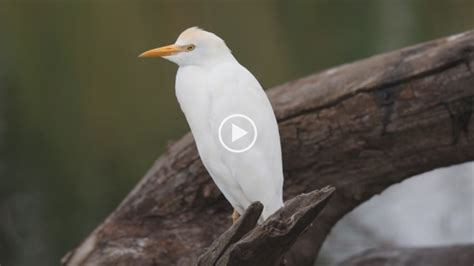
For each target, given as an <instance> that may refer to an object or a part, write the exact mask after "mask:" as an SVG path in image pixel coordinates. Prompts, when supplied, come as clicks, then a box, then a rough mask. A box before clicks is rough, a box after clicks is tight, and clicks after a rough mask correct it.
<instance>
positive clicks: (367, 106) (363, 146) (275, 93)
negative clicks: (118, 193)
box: [63, 31, 474, 266]
mask: <svg viewBox="0 0 474 266" xmlns="http://www.w3.org/2000/svg"><path fill="white" fill-rule="evenodd" d="M473 61H474V31H470V32H465V33H463V34H458V35H455V36H451V37H449V38H444V39H439V40H436V41H432V42H429V43H425V44H420V45H416V46H413V47H409V48H405V49H402V50H398V51H394V52H390V53H387V54H383V55H378V56H374V57H371V58H368V59H365V60H361V61H358V62H355V63H352V64H347V65H343V66H340V67H337V68H333V69H330V70H327V71H324V72H321V73H319V74H315V75H311V76H308V77H306V78H303V79H300V80H296V81H293V82H289V83H287V84H284V85H281V86H278V87H276V88H273V89H271V90H269V91H268V95H269V97H270V100H271V102H272V105H273V107H274V110H275V112H276V115H277V118H278V121H279V126H280V135H281V141H282V148H283V160H284V169H285V186H284V194H285V198H286V199H290V198H292V197H294V196H295V195H298V194H300V193H303V192H308V191H312V190H315V189H316V188H320V187H323V186H326V185H331V186H334V187H336V192H335V193H334V196H333V197H332V199H331V201H330V202H329V203H328V205H327V206H326V208H325V209H324V211H323V212H322V213H321V215H320V216H319V217H318V219H317V223H315V224H314V226H313V227H311V228H310V229H309V230H308V232H307V233H306V234H304V235H303V236H301V237H300V238H299V239H298V241H297V242H296V243H295V245H294V246H293V248H292V249H291V250H290V251H288V252H287V254H286V255H285V258H286V260H287V265H303V266H304V265H312V263H313V262H314V259H315V257H316V255H317V252H318V250H319V248H320V246H321V244H322V243H323V241H324V239H325V237H326V235H327V234H328V233H329V231H330V229H331V227H332V226H333V225H334V224H335V223H336V222H337V221H338V220H339V219H340V218H341V217H342V216H344V215H345V214H346V213H348V212H349V211H351V210H352V209H353V208H355V207H356V206H357V205H359V204H361V203H362V202H364V201H366V200H367V199H369V198H370V197H372V196H373V195H376V194H377V193H380V192H381V191H383V190H384V189H385V188H387V187H389V186H390V185H392V184H394V183H398V182H401V181H402V180H404V179H406V178H408V177H410V176H413V175H416V174H420V173H423V172H426V171H429V170H432V169H435V168H439V167H444V166H449V165H453V164H458V163H462V162H466V161H471V160H474V142H473V141H472V140H473V137H474V136H473V135H474V133H473V132H474V123H470V122H471V120H472V115H471V114H472V110H473V105H474V74H473V69H472V67H473V66H474V64H473ZM230 213H231V208H230V206H229V205H228V203H227V202H226V201H225V199H224V198H223V197H222V196H221V195H220V193H219V191H218V189H217V188H216V187H215V186H214V184H213V182H212V180H211V179H210V178H209V176H208V174H207V172H206V171H205V169H204V167H203V166H202V164H201V161H200V159H199V156H198V153H197V150H196V148H195V145H194V142H193V139H192V136H191V135H190V134H188V135H186V136H185V137H183V138H182V139H181V140H179V141H178V142H176V143H174V144H173V145H170V146H169V148H168V149H167V151H166V152H165V153H164V154H163V155H162V156H161V157H160V158H159V159H158V160H157V161H156V163H155V164H154V165H153V167H152V168H151V169H150V170H149V172H148V173H147V174H146V175H145V177H144V178H143V179H142V180H141V181H140V183H139V184H138V185H137V186H136V187H135V188H134V189H133V190H132V191H131V192H130V193H129V195H128V196H127V197H126V198H125V199H124V200H123V202H122V203H121V204H120V205H119V206H118V208H117V209H116V210H115V211H114V212H113V213H112V214H110V216H109V217H108V218H107V219H106V220H105V221H104V222H103V223H102V224H101V225H100V226H99V227H97V229H96V230H95V231H94V232H92V233H91V235H90V236H89V237H88V238H87V239H86V240H85V241H84V242H83V243H82V244H81V245H80V246H79V247H78V248H76V249H75V250H74V251H72V252H70V253H69V255H68V256H66V257H65V258H64V260H63V262H64V263H65V264H67V265H96V264H100V265H190V264H192V263H194V262H195V261H196V260H197V258H198V256H199V255H200V254H202V253H203V251H204V248H205V247H207V246H209V245H210V243H211V242H212V241H213V240H214V239H217V238H218V237H219V235H220V234H221V233H222V232H224V231H225V229H227V228H229V226H230V224H231V221H230V218H229V217H230Z"/></svg>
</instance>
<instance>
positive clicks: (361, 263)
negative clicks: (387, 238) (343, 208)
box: [340, 244, 474, 266]
mask: <svg viewBox="0 0 474 266" xmlns="http://www.w3.org/2000/svg"><path fill="white" fill-rule="evenodd" d="M379 265H387V266H390V265H391V266H412V265H420V266H425V265H426V266H446V265H449V266H472V265H474V245H472V244H470V245H467V244H466V245H455V246H446V247H429V248H395V247H387V248H381V249H373V250H368V251H364V252H362V253H360V254H357V255H355V256H352V257H350V258H349V259H347V260H345V261H344V262H342V263H341V264H340V266H379Z"/></svg>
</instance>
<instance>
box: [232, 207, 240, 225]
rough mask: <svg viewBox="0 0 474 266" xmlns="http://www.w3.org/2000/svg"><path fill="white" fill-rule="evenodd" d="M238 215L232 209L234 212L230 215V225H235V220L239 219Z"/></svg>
mask: <svg viewBox="0 0 474 266" xmlns="http://www.w3.org/2000/svg"><path fill="white" fill-rule="evenodd" d="M239 217H240V214H239V213H238V212H237V211H236V210H235V209H234V212H233V213H232V224H235V223H236V222H237V220H238V219H239Z"/></svg>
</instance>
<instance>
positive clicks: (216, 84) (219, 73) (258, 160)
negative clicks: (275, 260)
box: [140, 27, 283, 222]
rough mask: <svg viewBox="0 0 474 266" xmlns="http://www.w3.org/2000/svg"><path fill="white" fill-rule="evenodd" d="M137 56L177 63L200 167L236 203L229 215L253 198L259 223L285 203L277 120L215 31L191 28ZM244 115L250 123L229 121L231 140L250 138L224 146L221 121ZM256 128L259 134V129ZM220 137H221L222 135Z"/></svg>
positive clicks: (181, 98) (178, 91)
mask: <svg viewBox="0 0 474 266" xmlns="http://www.w3.org/2000/svg"><path fill="white" fill-rule="evenodd" d="M140 57H163V58H165V59H167V60H169V61H172V62H174V63H176V64H177V65H178V66H179V69H178V72H177V75H176V97H177V98H178V102H179V104H180V107H181V109H182V111H183V112H184V115H185V116H186V120H187V122H188V124H189V126H190V128H191V131H192V134H193V136H194V139H195V141H196V145H197V149H198V152H199V155H200V157H201V159H202V162H203V164H204V166H205V167H206V169H207V171H208V172H209V174H210V175H211V177H212V179H213V180H214V182H215V183H216V185H217V187H218V188H219V189H220V190H221V192H222V193H223V194H224V196H225V198H226V199H227V200H228V201H229V202H230V204H231V205H232V206H233V207H234V214H233V215H232V218H233V219H234V222H235V220H236V219H237V218H238V216H239V214H242V213H244V211H245V209H246V208H247V207H248V206H249V205H250V204H251V203H252V202H255V201H260V202H261V203H262V204H263V205H264V209H263V212H262V217H260V220H259V222H262V221H263V220H265V219H267V218H268V217H269V216H270V215H271V214H273V213H274V212H275V211H276V210H278V209H279V208H280V207H282V206H283V198H282V190H283V170H282V159H281V146H280V135H279V132H278V124H277V121H276V118H275V114H274V112H273V109H272V106H271V105H270V101H269V100H268V98H267V95H266V94H265V92H264V91H263V89H262V87H261V86H260V84H259V82H258V81H257V79H256V78H255V77H254V76H253V75H252V73H250V72H249V71H248V70H247V69H246V68H245V67H243V66H242V65H240V64H239V62H238V61H237V60H236V59H235V58H234V56H233V55H232V53H231V51H230V50H229V48H227V46H226V44H225V42H224V41H223V40H222V39H221V38H219V37H218V36H217V35H215V34H214V33H211V32H208V31H205V30H202V29H200V28H197V27H192V28H189V29H187V30H185V31H184V32H182V33H181V34H180V35H179V37H178V39H177V40H176V42H175V43H174V44H171V45H168V46H163V47H160V48H156V49H152V50H149V51H146V52H144V53H142V54H141V55H140ZM226 118H227V119H229V118H233V119H241V122H242V121H244V119H243V118H245V119H247V120H248V121H250V122H251V123H252V127H253V129H254V131H255V132H250V131H253V130H252V127H248V128H243V124H242V123H244V122H242V123H241V124H238V123H237V120H236V121H235V122H232V123H230V125H231V127H230V125H229V128H231V131H229V132H231V133H232V138H231V139H230V138H229V140H228V141H229V143H231V144H233V143H234V142H235V143H237V142H239V141H244V139H246V138H248V139H249V140H251V139H252V136H251V135H253V136H254V137H253V138H254V139H253V142H252V144H253V145H251V146H249V147H247V148H246V149H240V150H237V149H228V148H226V145H223V142H222V139H225V137H222V136H221V135H220V130H221V128H222V124H223V122H225V121H224V120H226ZM257 132H258V134H257ZM220 138H221V140H220Z"/></svg>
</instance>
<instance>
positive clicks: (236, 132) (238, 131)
mask: <svg viewBox="0 0 474 266" xmlns="http://www.w3.org/2000/svg"><path fill="white" fill-rule="evenodd" d="M247 134H248V132H247V131H245V130H243V129H242V128H240V127H238V126H236V125H234V124H232V142H234V141H236V140H239V139H240V138H242V137H243V136H245V135H247Z"/></svg>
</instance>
